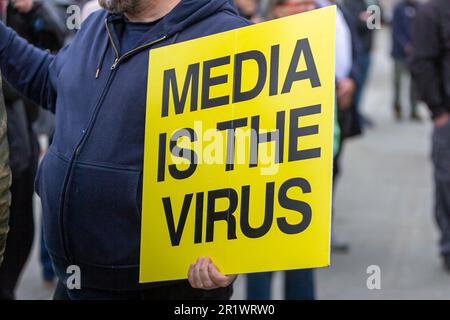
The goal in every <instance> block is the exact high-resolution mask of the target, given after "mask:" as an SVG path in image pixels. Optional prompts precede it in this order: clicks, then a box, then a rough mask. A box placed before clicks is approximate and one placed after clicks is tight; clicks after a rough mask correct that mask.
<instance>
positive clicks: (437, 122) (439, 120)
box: [434, 112, 450, 128]
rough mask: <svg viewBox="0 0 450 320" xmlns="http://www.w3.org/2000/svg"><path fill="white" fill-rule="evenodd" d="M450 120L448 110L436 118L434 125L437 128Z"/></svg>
mask: <svg viewBox="0 0 450 320" xmlns="http://www.w3.org/2000/svg"><path fill="white" fill-rule="evenodd" d="M449 121H450V113H448V112H446V113H443V114H441V115H440V116H439V117H437V118H435V119H434V125H435V127H436V128H441V127H443V126H445V125H446V124H447V123H448V122H449Z"/></svg>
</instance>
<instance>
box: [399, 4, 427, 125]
mask: <svg viewBox="0 0 450 320" xmlns="http://www.w3.org/2000/svg"><path fill="white" fill-rule="evenodd" d="M417 6H418V3H417V0H402V1H400V2H399V3H398V4H397V6H396V7H395V9H394V15H393V18H392V43H393V45H392V57H393V59H394V112H395V118H396V119H397V120H401V118H402V104H401V88H402V82H403V81H402V79H404V76H405V75H408V76H409V75H410V69H409V66H408V59H409V57H410V55H411V53H412V43H411V28H412V24H413V21H414V19H415V17H416V11H417ZM408 95H409V103H410V108H411V109H410V110H411V113H410V117H411V120H415V121H420V117H419V115H418V114H417V104H418V98H417V90H416V87H415V84H414V80H413V79H410V84H409V88H408Z"/></svg>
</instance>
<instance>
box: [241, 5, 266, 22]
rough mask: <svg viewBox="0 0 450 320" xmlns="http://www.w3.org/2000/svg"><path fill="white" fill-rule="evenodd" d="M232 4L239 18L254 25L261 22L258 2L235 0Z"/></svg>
mask: <svg viewBox="0 0 450 320" xmlns="http://www.w3.org/2000/svg"><path fill="white" fill-rule="evenodd" d="M234 4H235V5H236V8H237V9H238V12H239V15H240V16H241V17H244V18H246V19H247V20H250V21H253V22H255V23H258V22H262V21H263V18H262V16H261V8H260V1H259V0H235V1H234Z"/></svg>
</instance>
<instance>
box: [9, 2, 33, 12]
mask: <svg viewBox="0 0 450 320" xmlns="http://www.w3.org/2000/svg"><path fill="white" fill-rule="evenodd" d="M12 4H13V6H14V8H16V9H17V11H19V12H20V13H28V12H30V11H31V9H33V0H12Z"/></svg>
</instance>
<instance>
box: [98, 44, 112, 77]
mask: <svg viewBox="0 0 450 320" xmlns="http://www.w3.org/2000/svg"><path fill="white" fill-rule="evenodd" d="M108 45H109V39H108V37H106V43H105V45H104V49H103V53H102V56H101V58H100V62H99V63H98V66H97V71H96V72H95V79H98V77H99V76H100V72H101V71H102V67H103V61H104V60H105V57H106V52H107V51H108Z"/></svg>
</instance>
